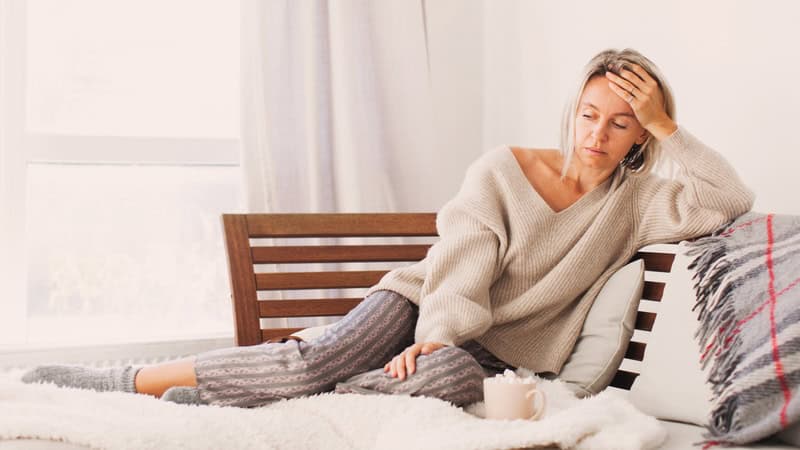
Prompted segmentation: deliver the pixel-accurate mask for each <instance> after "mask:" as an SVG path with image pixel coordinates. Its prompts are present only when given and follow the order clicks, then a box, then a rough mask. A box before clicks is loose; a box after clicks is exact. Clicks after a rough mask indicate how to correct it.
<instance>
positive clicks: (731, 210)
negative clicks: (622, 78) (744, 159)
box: [634, 127, 754, 247]
mask: <svg viewBox="0 0 800 450" xmlns="http://www.w3.org/2000/svg"><path fill="white" fill-rule="evenodd" d="M661 148H662V151H663V152H664V156H665V157H669V158H672V159H673V160H674V161H675V162H676V163H677V164H678V166H679V173H678V177H677V179H674V180H672V179H664V178H660V177H657V176H655V175H650V176H647V177H643V178H642V179H641V180H640V182H639V184H638V185H637V188H636V190H635V192H634V195H635V198H636V200H635V203H634V206H635V209H636V211H637V220H638V244H637V245H638V247H642V246H645V245H648V244H651V243H656V242H669V241H677V240H681V239H689V238H692V237H697V236H701V235H704V234H708V233H710V232H712V231H714V230H715V229H717V228H718V227H720V226H722V225H724V224H725V223H726V222H729V221H730V220H732V219H734V218H735V217H737V216H739V215H741V214H744V213H745V212H747V211H749V210H750V208H752V206H753V200H754V195H753V193H752V192H751V191H750V190H749V189H748V188H747V187H746V186H745V185H744V183H743V182H742V181H741V179H740V178H739V176H738V175H737V174H736V171H735V170H734V169H733V167H732V166H731V165H730V164H729V163H728V162H727V161H725V159H724V158H723V157H722V156H721V155H720V154H718V153H717V152H716V151H714V150H712V149H711V148H709V147H707V146H706V145H705V144H703V143H702V142H700V141H699V140H698V139H697V138H695V137H694V136H692V135H691V134H690V133H689V132H688V131H686V130H685V129H683V128H682V127H679V128H678V129H677V130H676V131H675V132H674V133H672V134H671V135H670V136H669V137H667V138H666V139H664V140H663V141H661Z"/></svg>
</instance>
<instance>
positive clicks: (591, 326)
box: [558, 260, 644, 397]
mask: <svg viewBox="0 0 800 450" xmlns="http://www.w3.org/2000/svg"><path fill="white" fill-rule="evenodd" d="M643 287H644V261H642V260H636V261H633V262H631V263H628V264H627V265H626V266H623V267H622V268H620V269H619V270H617V271H616V272H615V273H614V274H613V275H612V276H611V277H610V278H609V279H608V281H606V284H605V285H603V288H602V289H601V290H600V292H599V293H598V294H597V297H596V298H595V300H594V303H593V304H592V308H591V309H590V310H589V314H588V315H587V316H586V321H585V322H584V323H583V329H582V330H581V334H580V336H578V340H577V341H576V343H575V347H574V348H573V349H572V354H571V355H570V357H569V359H567V362H566V363H565V364H564V367H562V369H561V372H560V373H559V374H558V378H559V379H561V380H562V381H564V382H566V383H567V386H568V387H569V388H570V389H571V390H572V391H573V392H574V393H575V395H577V396H578V397H585V396H588V395H592V394H597V393H599V392H600V391H602V390H603V389H605V388H606V387H607V386H608V385H609V383H611V380H612V379H613V378H614V374H615V373H616V372H617V369H618V368H619V365H620V363H621V362H622V359H623V358H624V357H625V351H626V349H627V348H628V342H629V341H630V339H631V336H633V327H634V325H635V323H636V312H637V310H638V309H639V299H641V298H642V289H643Z"/></svg>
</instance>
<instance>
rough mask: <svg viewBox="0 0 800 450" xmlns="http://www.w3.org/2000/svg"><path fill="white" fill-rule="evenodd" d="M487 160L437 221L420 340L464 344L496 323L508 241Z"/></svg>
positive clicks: (470, 175)
mask: <svg viewBox="0 0 800 450" xmlns="http://www.w3.org/2000/svg"><path fill="white" fill-rule="evenodd" d="M481 162H482V161H480V160H479V161H478V162H477V163H475V164H473V165H472V166H471V167H470V169H469V170H468V171H467V176H466V177H465V180H464V183H463V185H462V187H461V189H460V191H459V193H458V195H457V196H456V197H455V198H454V199H452V200H451V201H450V202H448V203H447V204H446V205H445V206H444V207H443V208H442V209H441V210H440V211H439V213H438V215H437V217H436V227H437V230H438V232H439V241H438V242H437V243H436V244H434V245H433V246H432V247H431V249H430V250H429V252H428V255H427V257H426V263H427V266H426V267H427V273H426V276H425V282H424V283H423V285H422V292H421V300H420V309H419V318H418V320H417V327H416V332H415V340H416V342H441V343H443V344H447V345H459V344H461V343H462V342H465V341H467V340H469V339H472V338H475V337H478V336H480V335H482V334H483V333H485V332H486V330H488V329H489V327H491V325H492V311H491V304H490V301H489V288H490V287H491V285H492V283H493V282H494V281H495V280H496V278H497V276H498V273H497V272H498V270H499V267H500V261H501V260H502V255H503V254H504V253H505V251H506V249H507V239H506V231H505V228H506V227H505V225H504V224H503V222H502V217H503V214H502V201H501V197H502V196H501V195H500V193H499V186H498V185H497V180H496V179H494V177H493V175H492V170H491V169H490V168H488V167H486V165H485V164H480V163H481Z"/></svg>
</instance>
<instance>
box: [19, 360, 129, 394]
mask: <svg viewBox="0 0 800 450" xmlns="http://www.w3.org/2000/svg"><path fill="white" fill-rule="evenodd" d="M137 372H139V368H138V367H132V366H125V367H109V368H102V369H95V368H91V367H81V366H39V367H36V368H34V369H31V370H29V371H28V372H26V373H25V374H24V375H23V376H22V381H23V382H25V383H53V384H55V385H56V386H59V387H64V386H65V387H75V388H81V389H93V390H95V391H120V392H136V386H135V385H134V380H135V378H136V373H137Z"/></svg>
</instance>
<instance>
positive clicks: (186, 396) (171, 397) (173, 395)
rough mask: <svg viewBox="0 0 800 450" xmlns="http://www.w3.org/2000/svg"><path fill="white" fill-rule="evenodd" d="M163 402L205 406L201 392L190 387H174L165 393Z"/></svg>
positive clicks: (162, 396)
mask: <svg viewBox="0 0 800 450" xmlns="http://www.w3.org/2000/svg"><path fill="white" fill-rule="evenodd" d="M161 400H165V401H168V402H172V403H181V404H184V405H205V402H203V400H201V399H200V391H199V390H197V388H194V387H189V386H173V387H171V388H169V389H167V390H166V391H164V394H163V395H161Z"/></svg>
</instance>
